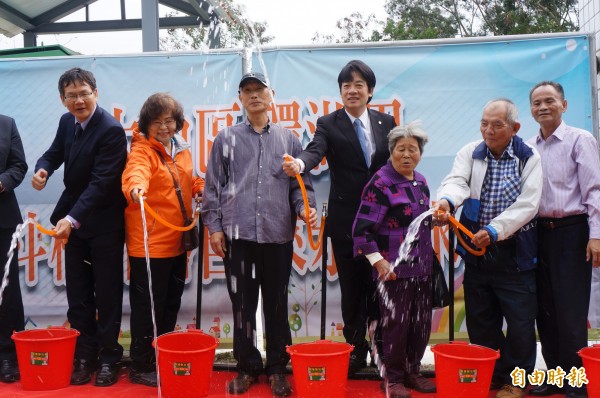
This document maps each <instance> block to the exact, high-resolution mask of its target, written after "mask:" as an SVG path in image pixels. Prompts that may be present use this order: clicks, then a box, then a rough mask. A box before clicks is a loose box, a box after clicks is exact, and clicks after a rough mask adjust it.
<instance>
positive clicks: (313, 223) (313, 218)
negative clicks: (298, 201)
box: [298, 207, 318, 229]
mask: <svg viewBox="0 0 600 398" xmlns="http://www.w3.org/2000/svg"><path fill="white" fill-rule="evenodd" d="M298 216H299V217H300V218H301V219H302V221H304V222H305V223H306V224H309V225H310V227H311V228H315V229H316V228H317V219H318V218H317V209H315V208H314V207H311V208H310V214H309V216H308V220H307V219H306V211H305V210H302V211H301V212H300V214H299V215H298Z"/></svg>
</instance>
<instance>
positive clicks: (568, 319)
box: [528, 81, 600, 398]
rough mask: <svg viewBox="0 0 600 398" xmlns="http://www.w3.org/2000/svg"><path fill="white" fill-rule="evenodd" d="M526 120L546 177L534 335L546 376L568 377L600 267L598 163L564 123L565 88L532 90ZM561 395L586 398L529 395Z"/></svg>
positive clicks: (548, 391)
mask: <svg viewBox="0 0 600 398" xmlns="http://www.w3.org/2000/svg"><path fill="white" fill-rule="evenodd" d="M529 101H530V106H531V115H532V116H533V118H534V119H535V120H536V121H537V122H538V123H539V125H540V130H539V132H538V134H537V135H536V136H535V137H532V138H531V139H530V140H529V141H528V142H529V143H530V144H532V145H533V146H535V147H536V149H537V150H538V152H539V153H540V155H541V157H542V170H543V173H544V180H543V187H542V200H541V202H540V210H539V227H540V228H539V231H540V233H539V239H540V240H539V255H540V262H539V265H538V268H537V292H538V295H537V297H538V316H537V319H536V321H537V327H538V333H539V337H540V342H541V344H542V354H543V356H544V361H545V362H546V366H547V368H548V369H556V368H557V367H558V366H560V367H561V368H562V369H563V371H565V372H567V373H568V372H570V370H571V368H572V367H575V368H577V369H579V368H580V367H581V366H582V363H581V359H580V358H579V356H578V355H577V351H579V350H580V349H581V348H583V347H585V346H587V344H588V341H587V314H588V308H589V301H590V290H591V277H592V266H594V267H598V266H600V158H599V156H598V143H597V142H596V139H595V138H594V136H593V135H592V134H590V133H589V132H588V131H585V130H581V129H578V128H575V127H571V126H568V125H566V124H565V122H564V121H563V120H562V114H563V113H564V112H566V110H567V101H566V100H565V94H564V90H563V87H562V86H561V85H560V84H559V83H556V82H549V81H544V82H541V83H538V84H536V85H535V86H534V87H533V88H532V89H531V91H530V93H529ZM561 390H563V391H562V392H563V393H565V394H566V395H565V397H566V398H579V397H587V392H586V389H585V386H579V387H578V386H571V385H570V384H569V383H568V382H565V384H564V387H563V389H559V388H558V387H557V386H555V385H552V384H544V385H542V386H539V387H537V388H534V389H532V390H531V391H530V395H534V396H548V395H552V394H557V393H560V392H561Z"/></svg>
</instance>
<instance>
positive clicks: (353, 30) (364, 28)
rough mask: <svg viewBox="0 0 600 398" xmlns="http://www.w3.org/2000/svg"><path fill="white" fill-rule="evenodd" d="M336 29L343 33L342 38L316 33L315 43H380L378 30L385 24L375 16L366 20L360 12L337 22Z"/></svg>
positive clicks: (313, 40) (372, 15) (313, 39)
mask: <svg viewBox="0 0 600 398" xmlns="http://www.w3.org/2000/svg"><path fill="white" fill-rule="evenodd" d="M336 27H337V28H338V29H339V30H340V32H341V37H340V38H336V37H335V35H324V34H321V33H319V32H315V34H314V36H313V38H312V42H313V43H334V42H336V43H355V42H362V41H380V40H381V33H380V31H379V30H378V29H379V28H382V27H383V22H381V21H379V20H377V17H376V16H375V14H370V15H369V16H367V17H366V18H365V17H363V16H362V14H361V13H360V12H353V13H352V14H350V15H349V16H347V17H345V18H342V19H340V20H338V21H337V23H336Z"/></svg>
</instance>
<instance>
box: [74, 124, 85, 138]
mask: <svg viewBox="0 0 600 398" xmlns="http://www.w3.org/2000/svg"><path fill="white" fill-rule="evenodd" d="M81 134H83V127H81V124H80V123H75V142H77V140H78V139H79V138H81Z"/></svg>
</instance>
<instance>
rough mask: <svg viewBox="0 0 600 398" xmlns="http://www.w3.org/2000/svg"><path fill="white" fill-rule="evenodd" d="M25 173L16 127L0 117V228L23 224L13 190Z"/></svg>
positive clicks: (10, 120)
mask: <svg viewBox="0 0 600 398" xmlns="http://www.w3.org/2000/svg"><path fill="white" fill-rule="evenodd" d="M26 172H27V162H26V161H25V152H23V144H22V142H21V137H20V136H19V131H18V130H17V125H16V124H15V121H14V119H12V118H10V117H8V116H3V115H0V181H2V185H3V186H4V192H2V193H0V228H6V229H14V228H15V227H16V226H17V225H18V224H20V223H22V222H23V218H22V217H21V210H20V209H19V204H18V203H17V198H16V196H15V191H14V189H15V188H16V187H17V186H19V184H21V181H23V178H24V177H25V173H26ZM4 254H6V253H2V255H4ZM2 265H3V266H4V264H2Z"/></svg>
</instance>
